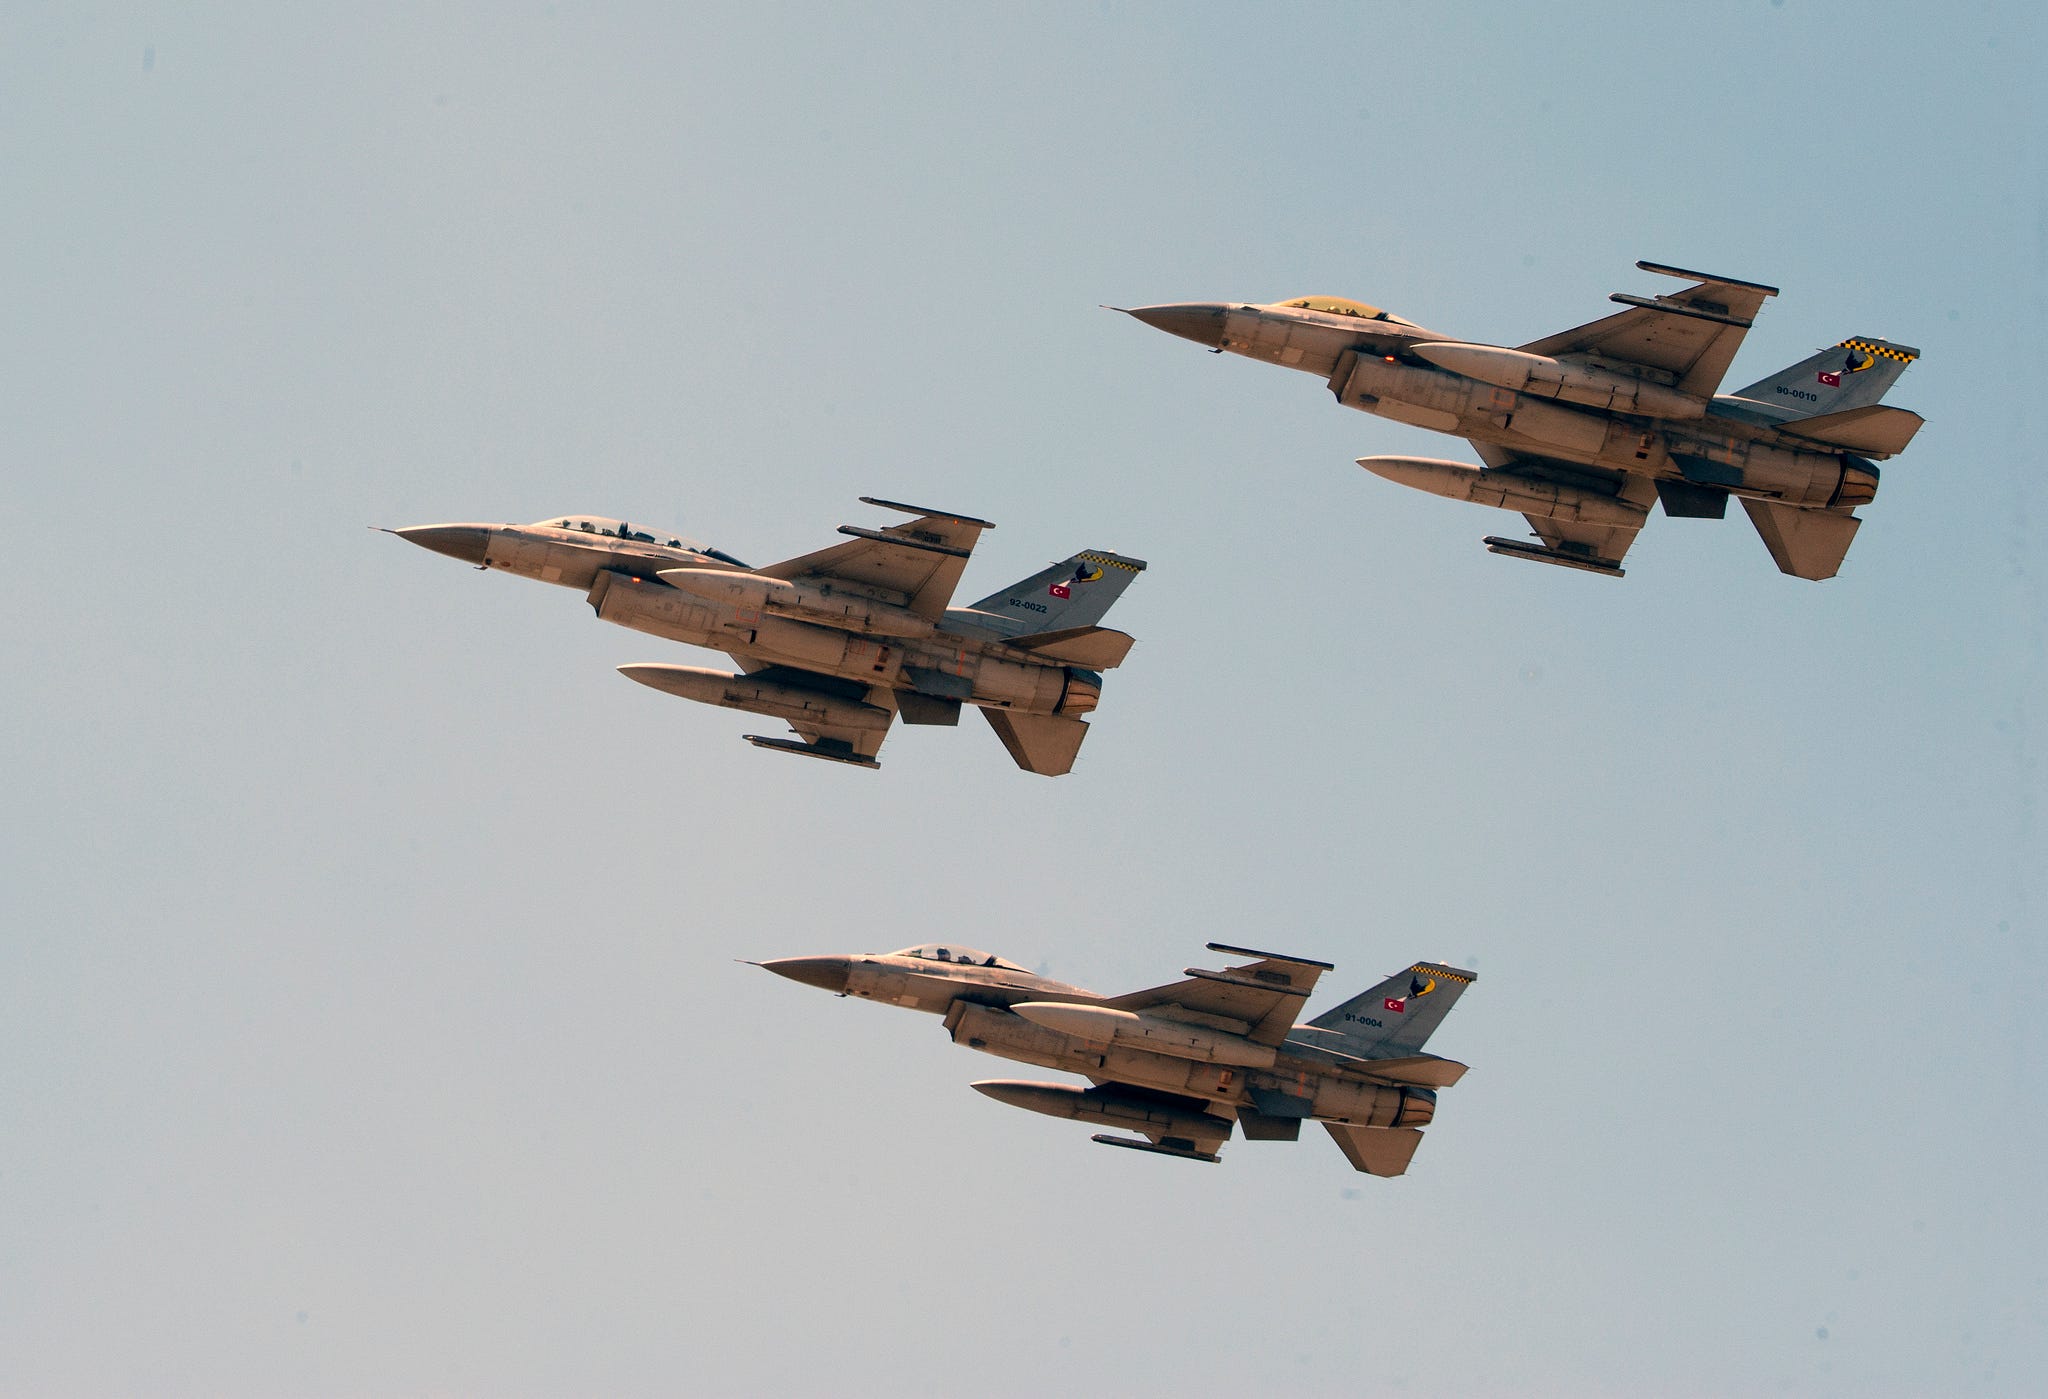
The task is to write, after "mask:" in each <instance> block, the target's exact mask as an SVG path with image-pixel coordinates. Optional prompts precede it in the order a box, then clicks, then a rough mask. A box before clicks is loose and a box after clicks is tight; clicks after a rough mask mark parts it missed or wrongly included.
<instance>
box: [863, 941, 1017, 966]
mask: <svg viewBox="0 0 2048 1399" xmlns="http://www.w3.org/2000/svg"><path fill="white" fill-rule="evenodd" d="M889 955H890V956H891V957H915V958H916V959H917V960H918V961H920V962H950V963H952V964H953V965H954V966H956V967H1001V968H1003V969H1004V970H1005V971H1013V972H1025V973H1027V974H1028V973H1029V972H1030V970H1031V969H1030V968H1029V967H1020V966H1018V965H1017V964H1016V963H1015V962H1006V961H1004V960H1003V959H1002V958H1001V957H998V956H995V955H994V954H993V953H989V952H977V951H976V950H975V949H973V948H971V947H962V946H960V945H959V944H958V943H953V942H947V943H938V942H928V943H926V944H925V945H924V946H922V947H904V948H899V949H898V950H897V951H894V952H891V953H890V954H889Z"/></svg>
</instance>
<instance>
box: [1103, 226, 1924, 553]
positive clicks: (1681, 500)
mask: <svg viewBox="0 0 2048 1399" xmlns="http://www.w3.org/2000/svg"><path fill="white" fill-rule="evenodd" d="M1636 266H1637V267H1640V268H1641V269H1643V270H1644V271H1645V272H1654V273H1657V274H1659V275H1661V276H1667V277H1676V278H1680V279H1682V280H1684V281H1686V282H1688V283H1690V285H1688V286H1687V287H1685V288H1684V289H1683V290H1680V291H1677V292H1673V293H1672V294H1670V295H1668V296H1657V297H1644V296H1634V295H1630V294H1628V293H1624V292H1617V293H1615V295H1614V296H1613V298H1612V299H1613V300H1615V301H1618V302H1620V303H1621V304H1622V305H1624V306H1626V307H1628V308H1629V309H1627V310H1625V311H1622V312H1620V313H1618V314H1616V315H1612V316H1608V317H1606V318H1605V319H1604V320H1598V321H1594V322H1592V323H1591V324H1588V325H1582V326H1579V327H1578V328H1576V329H1574V330H1567V331H1563V332H1561V333H1559V334H1557V335H1550V336H1545V337H1544V338H1543V339H1541V340H1538V341H1535V342H1533V343H1531V344H1528V345H1522V346H1519V347H1517V348H1508V347H1506V346H1501V345H1480V344H1470V343H1467V342H1464V341H1461V340H1457V339H1455V338H1453V337H1451V336H1447V335H1440V334H1438V333H1437V332H1436V331H1433V330H1425V329H1423V328H1422V327H1421V326H1419V325H1416V324H1414V323H1413V322H1412V321H1405V320H1402V319H1401V318H1400V317H1399V316H1394V315H1389V314H1388V313H1387V312H1385V311H1382V310H1380V309H1379V308H1378V307H1375V306H1367V305H1364V304H1363V303H1361V302H1357V301H1347V300H1344V299H1342V298H1340V297H1330V296H1304V297H1297V298H1295V299H1294V300H1292V301H1281V302H1275V303H1273V304H1271V305H1265V306H1257V305H1246V304H1240V303H1235V302H1189V303H1183V304H1178V305H1166V306H1140V307H1137V308H1135V309H1131V310H1127V311H1125V314H1127V315H1130V316H1135V317H1136V318H1137V319H1139V320H1141V321H1143V322H1144V323H1145V324H1147V325H1149V326H1153V327H1155V328H1156V329H1159V330H1164V331H1167V332H1169V333H1171V334H1174V335H1178V336H1181V337H1182V338H1184V339H1188V340H1193V341H1195V342H1196V343H1197V344H1200V345H1206V346H1208V347H1209V348H1210V349H1212V350H1214V351H1216V352H1217V353H1219V354H1220V353H1222V352H1223V351H1225V350H1229V351H1231V352H1233V353H1235V354H1240V355H1247V356H1249V357H1251V358H1252V359H1260V360H1265V361H1267V362H1268V363H1271V364H1278V365H1283V366H1285V367H1287V368H1290V369H1299V370H1302V371H1303V372H1305V373H1310V374H1314V375H1316V376H1317V377H1318V378H1320V379H1323V380H1325V381H1326V382H1327V383H1328V384H1329V386H1330V391H1331V392H1332V393H1334V394H1335V395H1336V396H1337V401H1338V402H1339V403H1342V404H1344V405H1345V406H1347V407H1351V408H1358V409H1363V410H1364V411H1365V412H1368V413H1375V414H1378V415H1379V416H1380V417H1383V418H1392V419H1393V420H1394V421H1396V422H1402V423H1409V424H1412V425H1414V426H1416V427H1423V428H1428V429H1430V430H1432V431H1435V432H1447V433H1454V434H1456V435H1458V436H1460V437H1464V438H1466V439H1468V440H1470V442H1471V443H1472V445H1473V447H1474V448H1476V449H1477V451H1478V453H1479V459H1480V461H1481V462H1483V463H1484V465H1483V466H1469V465H1467V464H1465V463H1463V462H1456V461H1438V460H1435V459H1433V458H1428V457H1361V458H1360V459H1359V462H1358V464H1359V465H1360V466H1362V467H1364V468H1365V469H1366V470H1368V471H1371V472H1373V473H1374V474H1375V475H1379V476H1384V477H1386V478H1387V479H1388V480H1390V481H1398V482H1400V483H1401V484H1402V485H1404V486H1413V487H1415V488H1416V489H1417V490H1423V491H1429V492H1431V493H1432V494H1435V495H1442V496H1449V497H1450V498H1451V499H1453V500H1470V501H1476V502H1478V503H1479V504H1482V505H1494V506H1499V507H1501V508H1503V509H1508V510H1519V511H1521V512H1522V514H1523V515H1524V516H1525V517H1526V518H1527V519H1528V521H1529V523H1530V525H1531V526H1532V527H1533V528H1534V529H1535V532H1536V537H1537V539H1538V540H1539V541H1540V542H1539V543H1530V542H1527V541H1524V540H1516V539H1502V538H1499V537H1497V536H1488V537H1487V539H1486V541H1485V542H1486V546H1487V547H1488V548H1489V549H1491V550H1493V551H1494V552H1495V553H1499V554H1507V555H1511V556H1513V557H1515V558H1524V559H1533V560H1537V561H1539V562H1542V563H1554V564H1562V565H1564V566H1566V567H1569V568H1580V569H1585V570H1587V571H1588V572H1592V573H1605V574H1608V575H1610V576H1612V577H1616V578H1618V577H1620V576H1621V574H1622V568H1621V560H1622V556H1623V555H1624V554H1626V553H1627V552H1628V548H1629V545H1630V544H1631V543H1633V542H1634V541H1635V537H1636V531H1638V530H1640V529H1641V528H1642V527H1643V524H1644V522H1645V521H1646V520H1647V519H1648V518H1649V512H1650V507H1651V505H1653V504H1657V503H1660V502H1661V503H1662V504H1663V506H1664V513H1665V514H1666V515H1676V516H1685V517H1692V518H1704V519H1716V520H1718V519H1720V518H1722V517H1723V516H1724V515H1725V514H1726V513H1727V509H1728V497H1729V496H1731V495H1732V496H1734V497H1735V498H1736V499H1738V500H1740V501H1741V502H1742V508H1743V509H1744V510H1745V511H1747V512H1748V513H1749V518H1750V520H1751V522H1752V523H1754V524H1755V525H1756V530H1757V533H1758V534H1760V535H1762V536H1763V541H1764V545H1765V547H1766V548H1768V549H1769V550H1770V552H1771V558H1772V559H1773V560H1775V561H1776V563H1777V565H1778V567H1779V568H1780V569H1781V570H1783V571H1784V572H1786V573H1789V574H1792V575H1793V576H1795V577H1798V578H1815V579H1818V578H1832V577H1834V576H1835V574H1836V572H1837V571H1838V570H1839V569H1840V567H1841V564H1842V557H1843V555H1845V554H1846V553H1848V551H1849V544H1850V542H1851V541H1852V540H1854V539H1855V537H1856V530H1857V528H1858V526H1859V525H1861V524H1862V521H1861V520H1859V519H1858V518H1857V517H1856V514H1855V510H1856V507H1857V506H1859V505H1864V504H1867V503H1869V502H1870V501H1871V500H1872V499H1873V498H1875V496H1876V495H1877V477H1878V472H1877V466H1876V463H1875V460H1874V459H1878V458H1884V457H1889V456H1893V455H1895V454H1896V453H1899V452H1902V451H1904V450H1905V449H1906V444H1907V443H1908V442H1910V441H1912V438H1913V434H1914V433H1915V432H1917V431H1918V430H1919V428H1920V424H1921V421H1922V419H1921V417H1920V415H1919V414H1917V413H1914V412H1910V411H1908V410H1907V409H1904V408H1895V407H1890V406H1888V405H1885V404H1883V403H1881V402H1879V400H1880V399H1882V398H1883V397H1884V394H1885V391H1886V390H1887V389H1889V388H1890V387H1891V386H1892V383H1893V381H1894V380H1896V379H1897V378H1898V377H1899V375H1900V374H1902V373H1904V372H1905V370H1906V367H1907V366H1908V365H1910V364H1911V363H1912V362H1913V361H1914V360H1915V359H1917V358H1918V357H1919V354H1920V352H1919V351H1918V350H1915V349H1911V348H1909V347H1907V346H1904V345H1896V344H1893V343H1891V342H1890V341H1886V340H1879V339H1876V338H1874V337H1866V336H1852V337H1850V338H1849V339H1846V340H1843V341H1841V342H1839V343H1838V344H1836V345H1833V346H1831V347H1829V348H1828V349H1825V350H1822V351H1820V352H1819V353H1818V354H1815V355H1813V356H1811V357H1810V358H1807V359H1804V360H1801V361H1800V362H1799V363H1797V364H1795V365H1792V366H1791V367H1790V368H1788V369H1784V370H1780V371H1779V372H1778V373H1776V374H1773V375H1771V376H1770V377H1769V378H1766V379H1760V380H1758V381H1757V382H1756V383H1754V384H1751V385H1750V386H1749V387H1748V388H1746V389H1743V390H1742V391H1741V392H1739V393H1735V394H1722V393H1717V392H1716V390H1717V389H1718V388H1719V387H1720V383H1721V376H1722V375H1723V374H1725V373H1726V372H1727V369H1728V365H1729V362H1730V361H1731V360H1733V359H1734V357H1735V351H1736V349H1737V347H1739V346H1740V345H1741V344H1742V338H1743V335H1744V334H1745V333H1746V332H1747V331H1748V330H1749V327H1750V325H1751V324H1752V322H1753V321H1754V320H1755V318H1756V313H1757V310H1758V309H1759V308H1760V307H1761V306H1762V305H1763V303H1764V299H1765V298H1766V297H1771V296H1776V295H1777V294H1778V292H1777V288H1775V287H1766V286H1761V285H1759V284H1757V283H1755V282H1739V281H1736V280H1734V279H1732V278H1728V277H1713V276H1709V275H1707V274H1706V273H1703V272H1687V271H1684V270H1682V269H1680V268H1676V267H1664V266H1660V265H1659V264H1656V263H1650V262H1639V263H1637V264H1636ZM1112 309H1116V310H1124V308H1122V307H1116V308H1112Z"/></svg>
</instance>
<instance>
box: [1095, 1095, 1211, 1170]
mask: <svg viewBox="0 0 2048 1399" xmlns="http://www.w3.org/2000/svg"><path fill="white" fill-rule="evenodd" d="M1088 1081H1089V1082H1090V1083H1092V1084H1094V1085H1095V1086H1096V1087H1097V1088H1109V1089H1113V1090H1115V1092H1116V1094H1117V1096H1118V1097H1120V1098H1123V1099H1125V1100H1127V1101H1130V1100H1135V1101H1139V1102H1147V1103H1155V1104H1157V1105H1158V1106H1159V1107H1161V1108H1164V1109H1166V1110H1167V1111H1169V1112H1172V1113H1173V1114H1175V1115H1176V1116H1178V1117H1180V1118H1181V1120H1182V1121H1183V1122H1187V1121H1190V1120H1192V1121H1195V1122H1203V1123H1211V1124H1213V1125H1212V1126H1207V1127H1204V1128H1203V1129H1201V1130H1198V1131H1196V1132H1194V1133H1193V1135H1191V1136H1185V1137H1183V1136H1177V1135H1175V1133H1174V1131H1173V1130H1171V1129H1168V1128H1164V1127H1156V1128H1155V1127H1137V1126H1133V1127H1132V1128H1131V1129H1130V1130H1132V1131H1134V1132H1136V1133H1138V1135H1140V1136H1142V1137H1144V1138H1145V1139H1146V1140H1147V1141H1150V1142H1151V1143H1152V1148H1153V1149H1156V1150H1158V1151H1161V1152H1163V1153H1165V1154H1166V1155H1169V1156H1196V1157H1206V1158H1207V1159H1209V1160H1211V1161H1213V1160H1215V1159H1216V1154H1217V1153H1218V1152H1220V1151H1221V1150H1222V1149H1223V1144H1224V1143H1225V1142H1227V1141H1229V1140H1230V1130H1231V1117H1230V1116H1229V1114H1230V1112H1231V1109H1230V1108H1228V1107H1227V1106H1225V1105H1223V1104H1220V1103H1212V1102H1210V1101H1208V1100H1207V1099H1205V1098H1190V1097H1188V1096H1186V1095H1185V1094H1181V1093H1164V1092H1161V1091H1160V1090H1159V1089H1157V1088H1147V1087H1145V1086H1143V1085H1142V1084H1137V1083H1120V1082H1118V1081H1117V1080H1116V1079H1113V1078H1096V1077H1095V1076H1094V1075H1093V1074H1090V1075H1089V1077H1088ZM1095 1140H1096V1141H1099V1142H1101V1143H1102V1144H1103V1145H1105V1146H1136V1147H1139V1148H1140V1149H1141V1150H1143V1149H1145V1148H1144V1147H1143V1145H1142V1143H1139V1142H1136V1141H1131V1140H1127V1139H1124V1138H1119V1137H1110V1136H1102V1135H1097V1136H1096V1138H1095ZM1184 1144H1185V1145H1184Z"/></svg>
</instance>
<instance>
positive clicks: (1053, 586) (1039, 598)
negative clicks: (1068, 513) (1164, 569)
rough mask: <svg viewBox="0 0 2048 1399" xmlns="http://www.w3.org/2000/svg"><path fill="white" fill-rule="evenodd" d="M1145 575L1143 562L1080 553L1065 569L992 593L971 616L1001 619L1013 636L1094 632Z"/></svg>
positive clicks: (1052, 569) (1097, 551)
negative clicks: (978, 614) (1086, 629)
mask: <svg viewBox="0 0 2048 1399" xmlns="http://www.w3.org/2000/svg"><path fill="white" fill-rule="evenodd" d="M1144 571H1145V561H1144V560H1143V559H1127V558H1125V557H1124V556H1123V555H1121V554H1112V553H1110V552H1109V551H1108V550H1106V549H1083V550H1082V551H1081V552H1080V553H1078V554H1076V555H1074V556H1073V557H1072V558H1070V559H1068V560H1067V561H1066V562H1065V563H1056V564H1054V565H1052V567H1050V568H1045V569H1041V570H1039V571H1038V572H1037V573H1034V574H1032V575H1031V576H1030V577H1029V578H1026V579H1024V580H1023V581H1021V582H1018V583H1014V584H1012V585H1011V586H1009V587H1007V588H1005V589H1003V590H1002V591H1001V592H999V593H991V594H990V595H989V596H987V597H985V598H983V599H982V600H981V601H980V602H977V603H975V604H974V610H975V611H976V612H985V613H987V614H988V615H989V616H991V617H999V618H1002V619H1003V622H1002V624H1001V625H1002V626H1003V630H1004V631H1005V632H1007V633H1009V634H1010V635H1012V636H1024V635H1029V634H1031V633H1034V632H1047V631H1065V630H1068V629H1070V628H1073V627H1092V626H1094V625H1095V624H1096V623H1097V622H1100V621H1101V620H1102V617H1103V614H1104V613H1106V612H1108V611H1109V608H1110V604H1112V603H1114V602H1115V601H1116V600H1117V599H1118V598H1119V597H1121V596H1123V591H1124V589H1125V588H1128V587H1130V586H1131V584H1132V582H1133V581H1135V580H1136V578H1137V576H1138V575H1139V574H1140V573H1143V572H1144Z"/></svg>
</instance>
